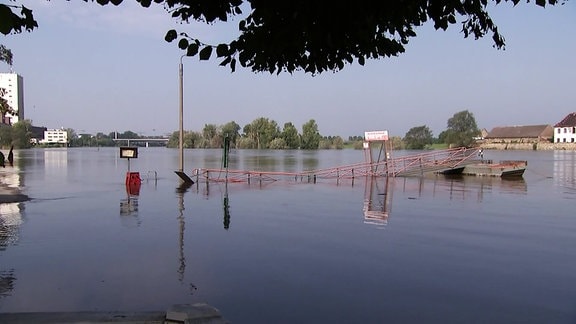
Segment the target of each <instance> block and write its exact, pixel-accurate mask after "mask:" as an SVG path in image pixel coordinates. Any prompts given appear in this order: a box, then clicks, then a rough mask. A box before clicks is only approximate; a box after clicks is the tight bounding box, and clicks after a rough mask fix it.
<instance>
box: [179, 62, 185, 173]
mask: <svg viewBox="0 0 576 324" xmlns="http://www.w3.org/2000/svg"><path fill="white" fill-rule="evenodd" d="M184 56H186V55H182V56H180V66H179V69H178V75H179V78H180V79H179V81H180V84H179V95H180V120H179V122H180V128H179V131H180V133H179V136H178V148H179V149H180V164H179V168H178V171H180V172H184V85H183V83H184V67H183V65H182V59H183V58H184Z"/></svg>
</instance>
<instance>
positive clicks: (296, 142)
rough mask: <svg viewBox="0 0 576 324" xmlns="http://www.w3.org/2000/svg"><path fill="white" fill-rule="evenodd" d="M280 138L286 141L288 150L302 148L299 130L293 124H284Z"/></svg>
mask: <svg viewBox="0 0 576 324" xmlns="http://www.w3.org/2000/svg"><path fill="white" fill-rule="evenodd" d="M280 136H281V137H282V139H284V143H286V148H289V149H297V148H299V147H300V134H298V129H296V126H294V124H292V123H291V122H288V123H284V128H283V129H282V133H281V134H280Z"/></svg>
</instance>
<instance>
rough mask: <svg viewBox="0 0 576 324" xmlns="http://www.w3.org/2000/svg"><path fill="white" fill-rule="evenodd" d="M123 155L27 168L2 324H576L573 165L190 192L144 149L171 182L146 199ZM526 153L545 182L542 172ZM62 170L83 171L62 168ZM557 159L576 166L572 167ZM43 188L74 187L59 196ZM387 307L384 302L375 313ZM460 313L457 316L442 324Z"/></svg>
mask: <svg viewBox="0 0 576 324" xmlns="http://www.w3.org/2000/svg"><path fill="white" fill-rule="evenodd" d="M48 151H49V150H48ZM56 151H57V150H56ZM107 152H108V151H107V150H105V149H102V150H101V151H99V152H96V151H88V150H74V149H70V150H69V151H68V154H67V158H68V161H67V162H64V159H63V155H62V154H61V153H55V152H53V153H50V154H45V151H44V150H43V149H38V150H30V151H27V152H26V154H28V155H27V156H28V157H29V160H28V161H29V164H28V165H27V167H28V168H27V169H24V171H25V173H23V174H24V175H26V176H27V178H26V182H27V185H28V187H25V188H26V190H27V193H32V194H31V196H32V197H38V198H40V199H35V200H34V201H32V202H26V203H23V204H22V206H24V205H25V206H26V210H25V213H24V210H23V207H15V208H12V209H11V210H10V212H8V210H4V211H2V217H0V219H1V225H0V229H1V231H3V233H9V234H7V235H4V237H3V238H2V239H0V248H2V249H3V250H0V308H1V310H2V311H7V312H19V311H47V310H53V309H57V310H62V311H84V310H109V309H128V310H149V309H162V308H163V307H166V305H167V304H176V303H189V302H192V303H193V302H202V301H206V302H209V303H210V304H213V305H214V306H216V307H218V308H220V309H221V310H222V311H223V314H224V315H225V317H227V318H230V320H231V321H232V322H238V323H269V322H275V320H278V319H281V320H280V322H281V321H284V322H292V323H294V322H299V320H300V322H302V321H308V322H317V323H332V322H342V321H345V322H359V323H388V322H389V323H407V322H428V323H429V322H470V321H475V320H476V321H478V322H487V323H488V322H489V323H495V322H498V323H509V322H515V321H516V322H522V323H526V322H530V320H531V319H533V320H532V322H541V323H550V322H554V323H557V322H569V321H568V320H564V319H567V318H574V317H573V316H572V317H569V316H570V315H573V309H574V308H573V302H572V301H574V300H576V299H575V293H574V291H575V290H574V289H573V287H572V286H573V282H576V280H575V278H574V276H575V275H574V272H573V271H570V269H572V268H573V267H574V264H573V263H574V261H572V260H576V257H575V255H574V252H573V251H574V249H571V248H570V247H572V246H573V245H574V244H575V242H574V241H575V239H574V235H573V231H572V229H573V228H574V224H575V223H574V220H575V219H574V217H573V216H572V214H571V213H570V211H571V210H572V209H573V206H572V204H570V202H571V201H568V200H565V199H561V197H560V196H561V195H562V192H561V190H562V189H561V188H560V187H566V188H573V187H574V185H573V184H571V183H570V181H567V180H568V179H573V178H574V172H573V170H571V169H570V168H569V166H566V165H565V166H562V164H561V163H557V164H556V165H555V166H554V168H555V169H554V170H556V171H555V172H556V173H555V179H552V177H549V178H547V177H541V176H539V175H535V174H534V173H527V177H525V179H526V180H524V179H518V180H505V179H499V178H482V177H456V178H450V177H444V176H438V177H436V176H434V177H424V178H389V179H388V178H375V179H372V178H368V179H365V178H364V177H357V178H356V179H355V182H354V181H351V180H349V179H342V180H340V181H339V180H338V179H326V178H319V179H318V181H317V182H316V183H313V182H306V181H270V182H260V181H257V180H255V179H254V181H253V182H252V183H251V184H248V183H246V182H244V183H239V182H238V183H228V184H225V183H209V184H208V183H204V182H200V183H195V184H194V185H192V186H186V187H177V186H178V184H179V182H178V181H179V179H178V178H177V177H176V176H175V175H174V173H173V171H174V170H175V169H176V168H177V166H176V164H177V162H178V159H177V155H178V152H177V151H175V150H173V151H171V150H168V149H163V150H160V149H143V150H142V151H141V158H140V159H138V160H136V161H134V165H133V166H134V169H135V170H139V171H140V172H145V170H154V169H158V175H159V177H158V179H159V180H158V182H157V186H156V181H154V183H152V181H150V184H149V185H148V184H147V183H146V182H145V183H144V184H143V186H142V192H141V195H140V196H138V197H131V196H130V195H129V194H127V193H126V192H125V188H124V175H125V164H124V161H122V160H119V161H121V162H116V161H114V160H113V158H114V156H116V155H117V151H116V150H115V149H114V151H113V152H112V151H110V153H107ZM258 153H259V152H252V153H250V154H258ZM504 153H506V154H510V153H508V152H503V153H502V154H504ZM153 154H154V155H153ZM187 154H188V156H187V157H188V159H187V160H186V165H187V166H188V167H189V168H191V167H214V165H204V164H203V163H212V164H216V165H215V166H216V167H218V166H219V164H220V151H210V152H207V151H204V150H198V151H197V150H189V151H187ZM242 154H249V153H248V152H232V154H231V164H233V165H231V166H230V168H234V169H240V168H239V167H238V165H239V164H242V165H244V166H246V167H243V168H241V169H249V170H253V169H254V168H253V167H251V166H249V164H250V163H256V164H260V165H261V166H263V165H264V164H265V163H264V162H263V161H266V160H268V161H271V160H276V162H277V163H278V164H279V165H280V166H275V168H284V169H283V170H282V171H286V170H289V168H293V169H294V170H296V171H299V170H303V169H304V168H305V167H304V165H305V164H307V165H309V166H312V168H315V169H318V168H325V167H334V166H338V165H346V164H348V162H349V160H353V161H351V162H355V161H357V157H358V156H359V157H360V158H361V152H360V151H350V150H343V151H342V152H322V151H320V152H299V151H295V152H292V151H290V152H284V153H276V152H264V155H270V157H273V155H274V154H276V157H274V158H273V159H264V160H262V159H252V158H247V159H246V161H244V159H243V155H242ZM282 154H286V155H287V156H286V157H283V155H282ZM490 154H491V155H495V154H496V153H494V152H490ZM526 154H531V155H530V156H534V157H533V158H530V156H529V157H528V158H526V160H529V161H530V163H531V164H530V167H531V168H532V169H536V168H535V167H534V165H535V164H538V163H533V162H532V161H533V160H535V159H536V158H538V157H539V156H540V155H537V154H538V153H534V152H529V153H526ZM559 154H562V153H559ZM208 155H212V157H209V156H208ZM552 155H553V153H552V152H546V153H542V155H541V156H540V157H539V159H540V160H539V161H543V162H540V165H539V166H540V170H541V173H542V174H544V173H545V174H547V175H551V174H552V168H553V162H552ZM49 156H50V157H53V158H54V159H53V160H54V161H53V162H50V163H51V164H52V165H54V166H55V167H56V165H58V163H66V164H65V165H66V167H65V168H68V171H63V170H57V169H50V168H48V167H46V166H45V165H44V164H43V161H42V159H44V158H48V157H49ZM147 156H149V158H148V157H147ZM554 156H555V158H557V159H559V160H562V159H565V160H566V162H565V163H567V164H570V163H571V162H569V161H570V159H572V156H570V155H566V156H564V157H562V156H561V155H554ZM61 158H62V159H61ZM234 159H235V160H234ZM305 159H307V161H306V162H305ZM505 159H512V158H510V157H505ZM513 159H516V158H513ZM518 159H521V157H519V158H518ZM233 160H234V161H233ZM496 160H499V159H498V158H496ZM57 161H61V162H57ZM335 161H336V162H335ZM340 161H345V162H343V163H341V162H340ZM266 163H268V162H266ZM572 168H573V165H572ZM3 171H4V170H3ZM8 171H9V170H8V169H6V170H5V172H4V173H5V175H8V174H7V172H8ZM44 171H46V172H48V173H50V174H52V175H62V174H66V176H65V177H55V178H56V179H55V180H54V177H49V176H48V175H47V174H45V173H44ZM560 171H561V172H560ZM65 172H67V173H65ZM9 176H10V177H12V175H9ZM223 177H224V175H223V176H222V178H223ZM16 179H17V177H16ZM560 179H562V180H560ZM63 180H64V181H65V182H63ZM20 181H21V183H20V184H18V186H24V184H23V181H22V180H20ZM362 181H365V182H364V183H363V182H362ZM67 186H68V187H67ZM528 186H529V187H530V190H528ZM47 187H48V188H47ZM46 188H47V189H46ZM72 191H74V195H69V194H68V193H69V192H72ZM63 192H64V193H63ZM44 196H48V197H51V196H56V197H62V196H65V197H64V198H59V199H58V200H55V199H42V198H44ZM564 196H566V195H564ZM133 198H138V203H139V206H135V205H134V204H133V200H132V199H133ZM121 199H122V200H121ZM119 201H120V205H121V206H120V216H119V210H118V207H119V206H118V203H119ZM480 202H481V203H480ZM393 203H394V208H392V204H393ZM16 206H17V205H16ZM136 207H138V208H136ZM186 207H187V209H186ZM571 208H572V209H571ZM232 213H233V214H234V223H232V222H231V214H232ZM8 214H11V215H18V217H17V218H11V217H8V216H6V215H8ZM463 215H464V216H466V217H462V216H463ZM558 215H559V216H558ZM548 216H550V217H548ZM22 217H25V219H24V220H25V222H23V221H22V219H23V218H22ZM118 217H120V219H121V222H122V224H128V225H127V226H122V225H121V224H119V223H118ZM139 220H142V223H139ZM134 224H137V226H133V225H134ZM130 225H131V226H130ZM384 228H385V229H386V230H385V231H379V230H378V229H384ZM19 233H21V234H20V237H19V236H18V235H19ZM16 241H17V242H18V244H14V243H15V242H16ZM47 251H49V253H47ZM38 269H42V270H44V271H38ZM16 278H17V280H16ZM192 280H193V281H194V284H192V283H191V281H192ZM196 287H199V289H198V290H197V288H196ZM279 292H281V293H279ZM534 293H537V294H538V295H539V296H541V297H542V298H538V299H537V300H535V299H534V298H532V297H531V296H534ZM247 294H248V295H247ZM191 295H193V296H191ZM247 296H248V297H249V298H246V297H247ZM374 300H382V301H384V302H382V303H380V304H379V306H378V307H376V308H375V307H374V306H373V305H374V304H373V302H374ZM446 305H450V310H449V311H447V312H438V309H446ZM406 309H411V310H413V312H409V314H408V313H407V312H404V311H403V310H406ZM486 309H490V312H485V310H486ZM571 310H572V313H570V311H571ZM412 314H417V315H418V316H421V317H418V318H417V317H411V315H412ZM558 314H560V315H558ZM414 316H416V315H414ZM534 316H536V317H534ZM538 316H539V317H538ZM494 318H496V320H494V321H491V319H492V320H493V319H494ZM558 318H560V319H561V320H556V319H558ZM276 322H279V321H276Z"/></svg>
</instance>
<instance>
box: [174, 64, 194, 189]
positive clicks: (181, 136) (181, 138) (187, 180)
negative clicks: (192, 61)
mask: <svg viewBox="0 0 576 324" xmlns="http://www.w3.org/2000/svg"><path fill="white" fill-rule="evenodd" d="M184 56H186V55H182V56H180V66H179V69H178V74H179V75H178V76H179V83H180V84H179V92H180V93H179V95H180V100H179V101H180V103H179V104H180V107H179V108H180V121H179V123H180V127H179V128H180V129H179V133H180V134H179V136H178V148H179V150H180V163H179V166H178V171H176V174H177V175H178V176H179V177H180V179H182V181H184V183H187V184H189V183H194V181H192V179H190V177H189V176H187V175H186V173H184V66H183V65H182V59H183V58H184Z"/></svg>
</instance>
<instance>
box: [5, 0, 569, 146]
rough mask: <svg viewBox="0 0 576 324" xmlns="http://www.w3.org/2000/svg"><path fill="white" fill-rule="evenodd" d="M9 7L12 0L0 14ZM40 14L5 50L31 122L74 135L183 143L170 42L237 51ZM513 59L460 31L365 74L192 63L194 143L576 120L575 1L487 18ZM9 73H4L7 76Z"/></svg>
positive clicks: (99, 15) (115, 11) (497, 9)
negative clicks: (464, 114)
mask: <svg viewBox="0 0 576 324" xmlns="http://www.w3.org/2000/svg"><path fill="white" fill-rule="evenodd" d="M0 1H1V2H2V3H6V1H5V0H0ZM18 3H22V4H24V5H25V6H27V7H28V8H31V9H32V10H33V12H34V15H35V18H36V20H37V21H38V25H39V27H38V28H37V29H35V30H34V31H32V32H23V33H21V34H14V35H7V36H0V44H3V45H5V46H6V47H8V48H10V49H11V50H12V53H13V55H14V65H13V69H14V72H15V73H18V74H20V75H22V76H23V78H24V96H25V99H24V101H25V118H26V119H30V120H32V123H33V125H35V126H43V127H48V128H60V127H63V128H72V129H74V130H75V131H76V133H79V134H80V133H91V134H96V133H97V132H102V133H105V134H108V133H110V132H114V131H118V132H124V131H128V130H130V131H133V132H136V133H138V134H140V135H143V136H158V135H165V134H170V133H172V132H174V131H177V130H178V127H179V124H178V118H179V100H178V98H179V97H178V85H179V78H178V66H179V63H180V59H181V56H182V55H183V54H184V52H182V51H181V50H180V49H179V48H178V47H177V43H176V42H173V43H167V42H166V41H164V35H165V34H166V31H168V30H169V29H172V28H176V29H177V30H178V31H186V32H188V33H189V34H195V35H198V36H199V38H200V39H203V40H206V41H207V42H213V43H218V42H222V41H226V40H230V39H232V38H233V37H234V35H236V33H237V31H236V30H237V24H238V19H235V20H231V21H230V22H229V23H228V24H216V25H205V24H201V23H195V24H190V25H186V24H179V23H178V22H177V21H175V20H173V19H172V18H171V17H170V15H169V14H168V13H166V11H165V10H164V8H163V7H162V6H159V5H155V4H153V5H152V6H151V7H150V8H142V7H140V6H139V4H138V3H136V1H134V0H125V1H124V3H122V4H121V5H120V6H118V7H115V6H113V5H108V6H104V7H102V6H100V5H98V4H96V3H85V2H84V1H63V0H52V1H37V0H30V1H26V0H23V1H18ZM489 11H490V13H491V16H492V18H493V20H494V21H495V22H496V24H497V26H498V28H499V31H500V32H501V34H503V35H504V37H505V39H506V49H505V50H498V49H495V48H493V46H492V40H491V38H490V36H488V37H485V38H484V39H480V40H474V39H473V38H466V39H465V38H464V37H463V35H462V33H461V32H460V25H459V24H456V25H453V26H451V27H450V28H449V29H448V30H447V31H442V30H440V31H436V30H435V29H434V28H433V24H432V23H428V24H426V25H424V26H421V27H419V28H418V29H417V30H416V32H417V37H415V38H412V39H411V41H410V43H409V44H408V46H407V47H406V52H405V53H403V54H400V55H399V56H398V57H393V58H384V59H380V60H369V61H367V63H366V64H365V65H364V66H360V65H358V64H354V65H346V67H345V68H344V70H342V71H340V72H337V73H333V72H326V73H323V74H320V75H318V76H311V75H310V74H305V73H304V72H295V73H293V74H288V73H283V74H280V75H276V74H274V75H270V74H267V73H254V72H251V71H250V70H248V69H243V68H241V67H240V66H239V65H238V66H237V70H236V72H234V73H231V72H230V69H229V68H228V67H221V66H219V65H218V63H219V61H218V60H215V59H212V60H209V61H199V60H198V58H197V57H184V58H183V60H182V63H183V66H184V129H185V130H190V131H202V128H203V127H204V125H205V124H216V125H223V124H225V123H227V122H230V121H235V122H236V123H238V124H239V125H240V126H241V127H243V126H244V125H246V124H249V123H250V122H252V121H253V120H254V119H256V118H259V117H265V118H269V119H271V120H274V121H276V122H277V123H278V125H279V126H280V127H281V128H282V126H283V125H284V123H286V122H292V123H293V124H294V125H295V126H296V127H297V128H298V129H299V130H300V131H301V129H302V125H303V124H304V123H306V122H307V121H309V120H310V119H314V120H315V121H316V123H317V124H318V127H319V131H320V134H321V135H324V136H328V135H332V136H336V135H338V136H342V137H343V138H345V139H347V138H348V136H354V135H360V136H361V135H363V134H364V132H365V131H376V130H387V131H388V132H389V134H390V135H391V136H400V137H404V135H405V134H406V132H408V130H410V128H412V127H417V126H423V125H425V126H427V127H429V128H430V130H431V131H432V132H433V135H434V136H438V134H439V133H440V132H442V131H443V130H445V129H446V125H447V121H448V119H449V118H450V117H452V116H453V115H454V114H455V113H457V112H460V111H463V110H468V111H470V112H471V113H472V114H474V116H475V118H476V122H477V124H478V127H479V128H481V129H482V128H485V129H487V130H488V131H490V130H491V129H492V128H494V127H498V126H512V125H541V124H550V125H554V124H556V123H557V122H559V121H560V120H562V118H564V117H565V116H566V115H567V114H569V113H571V112H575V111H576V1H568V2H567V3H566V4H565V5H562V6H554V7H546V8H541V7H538V6H536V5H535V4H534V2H533V1H532V2H531V3H528V4H527V3H525V2H523V3H521V4H519V5H518V6H516V7H513V6H512V4H510V3H503V4H500V5H497V6H491V7H490V9H489ZM9 69H10V67H9V66H8V65H6V64H4V63H0V72H8V71H9Z"/></svg>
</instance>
